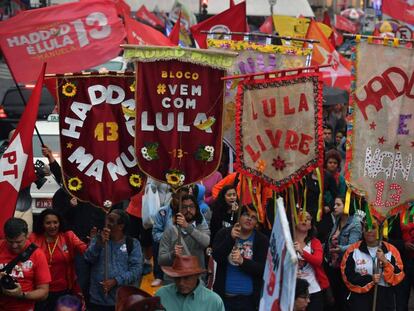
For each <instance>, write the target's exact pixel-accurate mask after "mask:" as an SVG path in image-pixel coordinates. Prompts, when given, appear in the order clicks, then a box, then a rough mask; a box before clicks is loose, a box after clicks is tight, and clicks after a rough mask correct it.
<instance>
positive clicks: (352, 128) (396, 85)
mask: <svg viewBox="0 0 414 311" xmlns="http://www.w3.org/2000/svg"><path fill="white" fill-rule="evenodd" d="M356 53H357V55H356V56H357V58H356V59H357V62H356V64H355V65H356V85H355V89H354V92H353V95H352V96H351V100H352V109H353V113H352V120H351V125H349V126H348V128H349V129H348V132H349V135H348V139H350V145H351V147H352V149H350V150H347V162H346V168H347V170H346V176H345V177H346V180H347V181H348V182H349V183H350V185H351V186H352V188H353V190H355V191H356V192H358V193H359V194H361V195H363V196H365V197H366V199H367V201H368V203H369V204H370V206H371V207H372V208H373V211H376V212H377V213H378V214H379V215H382V216H386V215H387V214H389V213H390V212H391V211H392V210H393V209H395V208H396V207H398V206H401V205H402V204H404V203H407V202H409V201H412V200H413V199H414V193H413V186H414V177H413V176H414V174H413V166H412V163H413V151H414V116H413V114H414V105H413V98H414V95H413V91H412V88H413V81H414V80H413V77H414V76H413V70H414V52H413V50H412V49H406V48H399V47H389V46H383V45H374V44H368V43H366V42H361V43H359V44H358V45H357V50H356ZM396 60H398V61H396ZM348 145H349V143H348ZM395 211H396V210H395Z"/></svg>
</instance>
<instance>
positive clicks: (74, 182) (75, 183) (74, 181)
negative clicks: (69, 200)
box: [68, 177, 82, 191]
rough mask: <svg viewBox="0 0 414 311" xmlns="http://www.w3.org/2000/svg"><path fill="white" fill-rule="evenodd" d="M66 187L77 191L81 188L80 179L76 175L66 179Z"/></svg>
mask: <svg viewBox="0 0 414 311" xmlns="http://www.w3.org/2000/svg"><path fill="white" fill-rule="evenodd" d="M68 188H69V190H72V191H78V190H80V189H82V180H80V179H79V178H78V177H72V178H70V179H69V180H68Z"/></svg>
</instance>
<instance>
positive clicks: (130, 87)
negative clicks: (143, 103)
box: [129, 81, 135, 93]
mask: <svg viewBox="0 0 414 311" xmlns="http://www.w3.org/2000/svg"><path fill="white" fill-rule="evenodd" d="M129 89H130V90H131V92H132V93H135V81H134V82H133V83H132V84H131V85H130V86H129Z"/></svg>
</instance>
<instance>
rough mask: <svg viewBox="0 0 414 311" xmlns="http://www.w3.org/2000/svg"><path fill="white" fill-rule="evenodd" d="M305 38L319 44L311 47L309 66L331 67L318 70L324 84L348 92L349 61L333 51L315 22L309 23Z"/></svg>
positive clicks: (349, 79)
mask: <svg viewBox="0 0 414 311" xmlns="http://www.w3.org/2000/svg"><path fill="white" fill-rule="evenodd" d="M306 38H307V39H316V40H319V43H315V44H314V47H313V53H312V63H311V65H312V66H318V65H327V64H330V65H332V66H331V67H328V68H321V69H320V72H322V80H323V82H324V84H326V85H328V86H333V87H338V88H341V89H345V90H349V89H350V87H351V67H352V64H351V61H349V60H347V59H346V58H345V57H343V56H342V55H341V54H339V53H338V52H337V51H336V50H335V48H334V46H333V45H332V44H331V42H330V41H329V39H328V38H327V37H326V36H325V35H324V34H323V32H322V31H321V30H320V28H319V26H318V24H317V23H316V22H315V21H311V22H310V25H309V28H308V33H307V35H306Z"/></svg>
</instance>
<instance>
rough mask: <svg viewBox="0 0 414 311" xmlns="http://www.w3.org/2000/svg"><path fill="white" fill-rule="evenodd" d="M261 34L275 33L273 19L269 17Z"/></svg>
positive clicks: (261, 28) (261, 29)
mask: <svg viewBox="0 0 414 311" xmlns="http://www.w3.org/2000/svg"><path fill="white" fill-rule="evenodd" d="M259 30H260V32H263V33H268V34H272V33H273V17H272V16H268V17H267V18H266V19H265V21H264V23H263V24H262V26H260V28H259Z"/></svg>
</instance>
